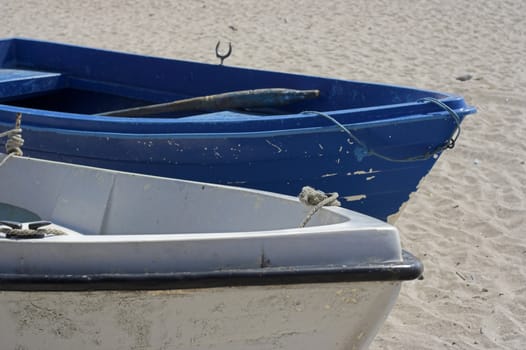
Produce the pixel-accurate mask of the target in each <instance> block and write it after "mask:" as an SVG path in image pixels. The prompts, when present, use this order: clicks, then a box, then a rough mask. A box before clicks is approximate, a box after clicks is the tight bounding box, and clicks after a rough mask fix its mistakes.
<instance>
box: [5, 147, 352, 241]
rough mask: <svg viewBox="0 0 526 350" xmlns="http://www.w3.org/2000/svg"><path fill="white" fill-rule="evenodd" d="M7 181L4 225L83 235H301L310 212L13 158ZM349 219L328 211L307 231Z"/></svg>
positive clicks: (266, 199) (235, 192)
mask: <svg viewBox="0 0 526 350" xmlns="http://www.w3.org/2000/svg"><path fill="white" fill-rule="evenodd" d="M0 178H2V181H1V182H0V193H2V196H1V198H0V221H18V222H28V221H39V220H46V221H50V222H52V223H55V224H58V225H62V226H65V227H68V228H70V229H73V230H76V231H78V232H81V233H83V234H104V235H129V234H145V233H146V234H148V233H152V234H173V233H211V232H214V233H216V232H240V231H269V230H281V229H296V228H298V227H299V225H300V224H301V222H302V221H303V219H304V218H305V216H306V215H307V214H308V211H309V208H308V207H307V206H304V205H299V204H298V202H297V201H295V200H294V199H293V198H291V197H287V196H282V195H276V194H270V193H264V192H259V191H249V190H244V189H239V188H233V187H226V186H220V185H212V184H205V183H198V182H191V181H183V180H174V179H166V178H159V177H152V176H140V175H136V174H132V173H123V172H117V171H109V170H103V169H97V168H90V167H83V166H74V165H70V164H64V163H54V162H48V161H42V160H38V159H32V158H18V157H17V158H12V159H9V160H8V162H7V163H6V164H4V165H3V166H1V167H0ZM86 188H88V189H89V190H88V191H86ZM262 213H264V215H262ZM349 220H350V218H349V217H348V216H347V215H344V214H343V213H342V212H339V211H338V210H328V209H323V210H320V211H319V212H318V213H317V214H316V215H315V216H314V217H313V218H312V220H311V221H310V222H309V224H308V225H307V226H310V227H312V226H320V225H330V224H338V223H343V222H347V221H349Z"/></svg>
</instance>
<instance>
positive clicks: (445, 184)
mask: <svg viewBox="0 0 526 350" xmlns="http://www.w3.org/2000/svg"><path fill="white" fill-rule="evenodd" d="M525 4H526V3H524V2H523V1H522V0H510V1H492V0H481V1H468V0H441V1H419V0H415V1H411V2H410V1H403V0H394V1H388V0H360V1H347V0H334V1H328V2H325V3H324V2H320V1H312V0H308V1H301V2H300V1H289V0H280V1H278V0H270V1H269V0H267V1H242V0H230V1H226V0H214V1H131V0H129V1H111V0H95V1H85V0H83V1H66V0H62V1H60V0H48V1H45V2H44V1H23V0H17V1H11V0H2V1H1V2H0V14H1V22H2V25H1V26H0V37H11V36H22V37H31V38H37V39H45V40H54V41H62V42H68V43H73V44H80V45H87V46H94V47H101V48H107V49H114V50H124V51H130V52H136V53H141V54H151V55H156V56H166V57H174V58H182V59H190V60H197V61H202V62H211V63H216V62H218V60H217V58H216V57H215V53H214V49H215V45H216V43H217V41H218V40H221V41H222V42H223V44H226V43H227V42H228V41H231V42H232V45H233V53H232V56H231V57H230V58H228V59H227V60H226V62H225V63H226V64H227V65H238V66H250V67H256V68H263V69H270V70H280V71H289V72H299V73H308V74H314V75H323V76H331V77H338V78H344V79H353V80H365V81H375V82H382V83H391V84H401V85H409V86H415V87H420V88H429V89H436V90H439V91H444V92H453V93H458V94H460V95H462V96H464V97H465V98H466V100H467V101H468V102H469V103H470V104H472V105H474V106H476V107H477V108H478V111H479V112H478V114H476V115H473V116H470V117H468V118H467V120H466V121H465V122H464V124H463V130H462V134H461V136H460V139H459V141H458V144H457V147H456V148H455V149H453V150H450V151H447V153H446V154H444V155H443V157H441V158H440V160H439V161H438V162H437V164H436V166H435V167H434V168H433V169H432V171H431V173H430V174H429V175H428V176H427V177H426V178H425V180H424V181H423V182H422V184H421V186H420V188H419V190H418V192H417V193H415V194H414V195H413V196H412V198H411V200H410V201H409V203H408V204H407V206H406V207H405V209H404V211H403V212H402V214H401V215H400V217H399V219H398V220H397V222H396V223H395V224H396V226H397V227H398V228H399V229H400V231H401V234H402V240H403V245H404V247H405V248H407V249H408V250H410V251H411V252H413V253H415V254H416V255H418V256H419V257H420V258H421V259H422V260H423V262H424V264H425V269H426V271H425V279H424V280H422V281H414V282H409V283H405V284H404V286H403V288H402V293H401V296H400V298H399V301H398V303H397V305H396V306H395V308H394V310H393V312H392V313H391V315H390V316H389V318H388V319H387V321H386V323H385V325H384V327H383V328H382V330H381V332H380V333H379V334H378V336H377V338H376V339H375V341H374V342H373V344H372V345H371V349H374V350H379V349H524V348H526V266H525V265H526V232H525V231H526V222H525V218H526V164H525V162H526V143H525V142H524V139H525V136H526V119H525V117H526V73H525V68H524V67H526V21H525V19H524V17H525V15H526V5H525ZM222 49H223V50H225V49H226V45H223V46H222ZM467 74H469V75H471V77H472V78H471V79H469V80H466V81H460V80H457V79H456V78H457V77H459V76H463V75H467Z"/></svg>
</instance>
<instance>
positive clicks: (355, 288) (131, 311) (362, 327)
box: [0, 281, 400, 350]
mask: <svg viewBox="0 0 526 350" xmlns="http://www.w3.org/2000/svg"><path fill="white" fill-rule="evenodd" d="M399 289H400V282H399V281H397V282H347V283H323V284H294V285H278V286H240V287H219V288H198V289H180V290H143V291H83V292H9V291H7V292H0V339H2V348H5V349H87V348H89V349H98V348H100V349H224V350H236V349H239V350H247V349H287V350H292V349H301V350H304V349H306V348H308V349H356V350H358V349H366V348H367V347H368V345H369V343H370V342H371V340H372V339H373V337H374V336H375V334H376V333H377V331H378V329H379V327H380V326H381V324H382V323H383V321H384V320H385V318H386V317H387V315H388V314H389V312H390V310H391V308H392V307H393V305H394V303H395V301H396V298H397V296H398V292H399Z"/></svg>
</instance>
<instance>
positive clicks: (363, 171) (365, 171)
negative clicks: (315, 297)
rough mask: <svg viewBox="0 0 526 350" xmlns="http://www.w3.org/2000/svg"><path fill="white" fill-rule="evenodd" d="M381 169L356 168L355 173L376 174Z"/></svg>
mask: <svg viewBox="0 0 526 350" xmlns="http://www.w3.org/2000/svg"><path fill="white" fill-rule="evenodd" d="M379 172H380V171H379V170H373V169H372V168H370V169H369V170H356V171H355V172H354V173H353V175H366V174H375V173H379Z"/></svg>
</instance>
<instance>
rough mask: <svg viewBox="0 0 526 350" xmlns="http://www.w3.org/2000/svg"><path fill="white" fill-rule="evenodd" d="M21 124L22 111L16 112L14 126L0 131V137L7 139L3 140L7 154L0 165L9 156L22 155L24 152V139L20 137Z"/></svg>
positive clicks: (0, 164) (0, 163)
mask: <svg viewBox="0 0 526 350" xmlns="http://www.w3.org/2000/svg"><path fill="white" fill-rule="evenodd" d="M21 124H22V113H17V115H16V120H15V127H14V128H13V129H11V130H7V131H4V132H0V139H1V138H2V137H7V141H6V142H5V151H6V154H7V156H5V157H4V159H2V160H1V161H0V166H2V165H4V163H5V162H6V161H7V160H8V159H9V158H10V157H11V156H22V155H24V152H22V146H23V145H24V139H23V138H22V128H21V127H20V125H21Z"/></svg>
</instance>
